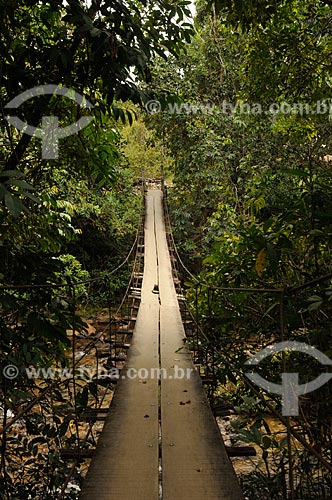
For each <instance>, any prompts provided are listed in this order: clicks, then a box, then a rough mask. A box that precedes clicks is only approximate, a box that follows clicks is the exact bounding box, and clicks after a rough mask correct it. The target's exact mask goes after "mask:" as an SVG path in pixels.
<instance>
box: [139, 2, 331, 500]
mask: <svg viewBox="0 0 332 500" xmlns="http://www.w3.org/2000/svg"><path fill="white" fill-rule="evenodd" d="M197 10H198V15H197V19H196V29H197V34H196V36H195V38H194V40H193V42H192V44H191V46H190V48H189V50H188V53H187V55H184V56H183V57H182V58H181V60H180V61H176V60H174V61H173V64H172V67H170V66H168V67H165V65H164V64H163V63H162V62H161V63H160V67H159V68H158V70H156V71H155V73H154V74H153V76H154V79H153V82H154V88H155V89H159V91H160V95H161V96H162V98H163V91H162V90H163V78H164V74H167V90H171V91H173V92H176V93H177V94H178V96H179V103H178V106H177V107H174V106H173V107H172V106H169V105H166V106H164V108H163V111H162V112H161V113H159V114H156V115H154V116H152V117H151V116H150V117H149V119H148V121H149V122H150V123H151V124H152V125H153V126H154V128H155V130H156V133H157V134H158V136H159V137H162V136H164V138H165V144H167V148H168V151H169V152H170V155H171V156H172V158H174V165H173V171H174V188H173V189H172V190H171V191H170V193H169V199H170V203H171V209H172V217H173V224H174V227H175V231H176V235H177V238H178V240H179V242H180V248H181V251H182V255H183V259H184V261H185V263H186V264H187V265H188V267H189V268H190V269H191V271H192V272H195V273H196V274H197V278H196V279H193V278H192V277H190V278H189V281H190V283H188V282H187V286H188V287H189V288H188V291H187V294H188V299H189V300H190V301H191V302H192V305H193V307H194V309H195V311H196V314H198V316H199V317H200V321H201V324H202V326H203V329H204V331H205V332H206V337H203V338H202V339H201V342H202V343H203V344H204V345H205V349H206V352H207V353H209V356H211V358H210V359H211V369H214V371H215V373H216V376H217V379H218V381H219V383H221V384H223V386H224V387H226V389H223V390H222V397H221V399H222V400H224V399H225V398H228V399H229V401H231V402H233V403H234V404H235V405H236V406H237V407H238V411H239V412H240V417H239V419H238V422H237V424H236V430H237V432H238V433H239V434H238V435H241V436H242V439H244V440H245V441H248V442H254V443H256V445H257V446H259V447H260V449H261V451H262V458H263V464H265V465H264V466H263V467H261V468H259V469H258V470H257V471H255V473H253V474H252V475H251V476H249V477H248V478H247V480H246V481H245V483H244V488H245V491H246V492H247V493H248V495H249V498H250V499H251V498H252V499H254V498H255V499H257V498H262V499H263V498H264V499H266V498H271V499H281V498H283V499H284V498H292V499H294V498H310V499H313V498H325V496H326V497H327V496H329V495H331V468H329V467H328V464H327V465H326V462H327V463H329V462H330V461H331V429H330V416H331V412H332V408H331V404H330V392H331V386H330V384H326V385H324V386H323V387H322V388H320V389H319V390H317V391H315V392H313V393H310V394H307V395H306V396H305V397H303V398H301V400H300V402H301V404H300V414H299V416H298V417H297V418H294V419H288V428H289V429H288V439H285V440H278V439H276V437H275V436H274V435H273V433H272V432H271V429H269V426H268V424H267V421H266V415H267V414H270V413H271V405H272V410H273V408H275V409H276V410H277V411H278V410H279V411H280V399H278V397H277V396H273V395H272V394H265V396H264V397H265V399H267V400H268V402H269V403H270V407H267V406H266V404H265V402H264V400H262V397H263V395H262V392H261V393H258V392H255V391H254V390H253V389H252V388H249V387H248V386H247V384H246V378H245V377H244V376H243V373H244V371H246V370H245V367H244V363H245V361H246V360H247V358H248V355H249V353H254V352H257V351H259V350H260V349H261V348H262V347H265V346H266V345H270V344H273V343H275V342H280V341H284V340H297V341H301V342H305V343H308V344H311V345H314V346H315V347H317V348H319V349H320V350H321V351H322V352H324V353H325V354H327V355H328V356H330V354H331V352H332V351H331V340H330V339H331V336H330V332H331V326H332V325H331V312H332V311H331V300H330V297H331V292H332V289H331V286H332V282H331V271H332V261H331V249H332V247H331V244H332V240H331V234H332V231H331V230H332V196H331V195H332V184H331V173H330V172H331V162H330V160H331V156H330V154H331V151H332V143H331V121H330V118H331V116H330V103H331V101H330V88H331V63H330V60H329V58H328V57H327V54H330V52H331V47H332V38H331V29H330V26H331V19H332V17H331V16H332V10H331V6H330V5H329V4H328V3H327V2H320V1H314V0H308V1H297V0H293V1H291V2H264V1H263V2H228V1H225V2H223V1H221V2H216V3H213V4H212V3H211V4H208V3H206V2H203V1H202V2H199V3H198V4H197ZM164 89H165V87H164ZM187 281H188V278H187ZM297 286H299V287H300V288H299V289H297V288H296V287H297ZM239 288H245V289H246V290H247V289H248V290H247V291H243V292H241V291H239V290H238V289H239ZM225 289H226V290H225ZM254 289H259V290H262V291H261V292H260V293H255V292H254ZM250 290H253V291H250ZM264 290H270V292H268V291H267V292H263V291H264ZM309 360H310V361H309ZM304 366H305V370H304ZM259 370H260V371H259V373H261V374H262V375H263V376H264V377H265V378H266V379H267V380H271V381H275V382H277V383H280V381H281V373H282V372H283V371H291V372H298V373H299V374H300V381H302V382H303V381H310V380H313V379H315V378H316V376H317V375H319V373H321V371H322V370H324V368H322V367H320V366H318V365H317V364H316V362H314V360H312V358H309V357H307V356H306V355H294V354H292V355H289V356H288V355H287V356H286V357H285V356H284V357H282V356H280V355H275V356H274V357H272V358H271V357H269V358H268V360H266V362H265V363H262V365H261V366H260V368H259ZM220 390H221V389H220V386H218V389H217V392H216V395H217V397H219V396H220ZM286 420H287V419H284V423H285V424H287V422H286ZM296 430H297V431H298V434H297V436H295V435H294V433H296ZM299 434H300V436H299ZM298 437H299V438H300V440H301V438H303V439H302V441H301V444H300V445H298V444H296V443H298V441H297V439H295V438H298ZM292 447H293V451H291V448H292ZM264 468H265V471H264ZM292 473H293V474H292Z"/></svg>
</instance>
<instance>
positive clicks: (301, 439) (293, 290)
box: [164, 204, 332, 472]
mask: <svg viewBox="0 0 332 500" xmlns="http://www.w3.org/2000/svg"><path fill="white" fill-rule="evenodd" d="M164 206H165V209H166V212H167V214H166V219H167V225H168V230H169V233H170V235H171V240H172V244H173V245H174V250H175V253H176V255H177V257H179V261H180V264H181V266H182V267H183V269H184V270H185V271H186V272H187V274H189V275H190V276H191V277H193V278H194V279H195V281H196V283H197V284H199V285H201V286H205V287H208V288H210V289H212V290H222V291H235V292H237V291H250V292H252V293H255V292H259V293H263V290H262V289H252V288H251V289H250V288H249V289H248V290H245V289H243V288H225V289H224V288H222V287H211V285H208V284H206V283H201V282H200V281H199V280H198V279H197V278H196V277H195V276H194V275H193V274H192V273H191V272H190V271H189V269H187V267H186V266H185V265H184V264H183V262H182V259H181V257H180V256H179V254H178V252H177V248H176V246H175V242H174V238H173V234H172V230H171V225H170V219H169V214H168V209H167V205H166V204H164ZM330 278H332V273H331V274H327V275H325V276H322V277H320V278H316V279H314V280H311V281H310V282H307V283H304V284H302V285H299V286H295V287H292V288H289V290H290V291H291V293H297V292H298V291H300V290H302V289H304V288H306V287H307V286H310V285H312V284H317V283H320V282H322V281H326V280H328V279H330ZM264 292H265V293H267V292H270V293H271V292H273V293H276V292H277V293H280V294H281V295H282V298H283V297H284V296H285V294H286V292H287V289H283V290H276V289H272V290H264ZM187 308H188V305H187ZM188 312H189V314H190V316H191V318H192V321H193V322H194V323H195V324H196V327H197V328H198V330H199V331H200V332H201V334H202V336H203V338H204V339H205V340H206V341H207V342H208V343H209V344H210V339H209V338H208V336H207V335H206V333H205V331H204V330H203V329H202V327H201V326H200V324H199V323H198V322H197V321H196V319H195V318H194V316H193V314H192V312H191V311H190V309H189V308H188ZM212 350H213V351H214V352H216V353H217V354H218V355H219V356H220V358H221V359H222V360H223V362H224V363H225V365H226V366H228V367H229V368H230V369H231V370H232V371H233V372H234V373H236V374H237V375H238V376H239V377H240V379H241V380H242V381H243V382H244V383H245V384H246V385H247V386H248V387H249V388H250V389H251V390H252V391H253V392H254V393H255V394H256V396H257V397H258V398H259V399H260V400H261V402H262V403H263V404H264V405H265V406H266V407H267V408H268V409H269V410H270V411H271V412H272V413H273V414H274V415H275V416H276V417H277V418H278V420H279V421H280V422H281V423H282V424H283V425H284V426H285V428H288V429H289V432H290V434H292V436H293V437H294V438H295V439H296V440H297V441H298V442H299V443H301V444H302V446H303V447H304V448H306V449H307V450H308V451H310V452H311V453H312V454H313V455H315V457H316V458H317V460H318V461H319V462H320V463H321V464H322V465H323V466H324V467H325V468H326V469H327V470H329V471H330V472H332V465H331V464H330V463H329V462H328V461H327V460H326V459H325V458H324V457H323V456H322V455H321V454H320V453H319V451H317V450H316V449H315V448H314V447H313V446H312V445H311V444H310V443H308V442H307V441H306V439H305V438H304V437H302V436H301V434H299V433H298V432H297V431H296V430H294V428H293V427H290V426H288V425H287V418H284V416H283V415H281V413H280V412H279V411H278V410H276V409H275V408H274V406H273V405H272V404H271V403H270V402H269V401H267V400H266V399H265V397H264V396H263V394H261V392H260V391H259V390H258V389H257V388H256V387H255V386H254V384H253V383H252V382H251V381H250V380H249V379H248V378H247V377H246V376H245V375H244V374H243V373H242V371H241V370H240V369H239V368H238V367H237V366H236V362H235V364H233V363H234V360H233V359H232V356H231V355H230V354H229V353H228V354H227V356H225V354H224V353H223V352H222V351H220V350H219V349H218V348H217V347H215V346H214V345H212ZM270 398H271V399H272V400H273V402H275V403H278V402H279V401H278V400H277V399H276V398H274V397H272V396H270Z"/></svg>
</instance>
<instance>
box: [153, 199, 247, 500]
mask: <svg viewBox="0 0 332 500" xmlns="http://www.w3.org/2000/svg"><path fill="white" fill-rule="evenodd" d="M155 197H156V198H158V197H159V200H160V195H159V193H158V192H155ZM155 213H156V224H155V227H156V237H157V253H158V263H159V293H160V352H161V367H162V368H164V369H166V370H167V375H168V376H167V377H166V378H162V380H161V435H162V492H163V494H162V498H163V500H180V499H181V500H243V494H242V491H241V489H240V486H239V483H238V481H237V478H236V475H235V472H234V470H233V467H232V464H231V463H230V460H229V458H228V455H227V451H226V449H225V446H224V443H223V441H222V438H221V435H220V432H219V429H218V427H217V424H216V421H215V419H214V417H213V415H212V412H211V409H210V407H209V404H208V401H207V399H206V396H205V392H204V389H203V386H202V382H201V380H200V377H199V375H198V373H197V371H196V369H195V368H194V365H193V363H192V359H191V355H190V352H189V350H188V348H187V346H186V344H185V343H184V342H183V337H184V336H185V332H184V328H183V325H182V320H181V315H180V310H179V306H178V301H177V294H176V291H175V287H174V283H173V278H172V268H171V263H170V259H169V252H168V248H167V241H166V236H165V228H164V222H163V214H162V207H161V200H160V201H159V203H156V205H155Z"/></svg>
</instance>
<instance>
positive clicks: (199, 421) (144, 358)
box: [80, 190, 243, 500]
mask: <svg viewBox="0 0 332 500" xmlns="http://www.w3.org/2000/svg"><path fill="white" fill-rule="evenodd" d="M173 260H174V256H173V254H172V252H170V249H169V245H168V241H167V231H166V227H165V217H164V211H163V195H162V191H160V190H149V191H148V192H147V195H146V203H145V223H144V230H143V232H142V234H141V235H140V236H139V240H138V253H137V255H136V266H135V267H134V272H133V275H132V281H131V285H130V288H129V293H128V297H129V300H130V307H129V310H128V311H129V312H128V314H127V316H126V318H124V320H123V321H122V323H121V324H120V326H117V327H116V328H117V330H116V332H114V335H113V348H114V352H113V356H112V358H111V359H112V360H113V362H114V363H117V362H120V363H121V362H123V360H124V358H123V352H124V350H125V349H126V353H127V355H126V361H125V364H124V366H123V368H122V370H121V372H120V377H119V380H118V381H117V385H116V390H115V393H114V396H113V399H112V403H111V405H110V408H109V411H108V413H107V416H106V421H105V425H104V427H103V430H102V433H101V436H100V438H99V441H98V446H97V448H96V451H95V452H94V455H93V458H92V461H91V464H90V467H89V470H88V473H87V476H86V478H85V480H84V482H83V485H82V491H81V495H80V500H91V499H93V498H98V500H119V499H120V498H121V499H123V500H158V499H159V500H160V499H162V500H180V499H181V500H187V499H188V500H189V499H190V500H243V494H242V491H241V489H240V486H239V483H238V480H237V478H236V475H235V473H234V470H233V467H232V464H231V462H230V460H229V455H228V452H227V449H226V447H225V445H224V443H223V440H222V437H221V434H220V432H219V429H218V426H217V424H216V421H215V418H214V416H213V414H212V411H211V409H210V406H209V403H208V400H207V397H206V394H205V391H204V388H203V384H202V380H201V378H200V374H199V372H198V370H197V369H196V368H195V366H194V363H193V360H192V355H191V352H190V350H189V347H188V344H187V342H186V328H185V327H186V325H185V324H184V323H185V322H184V321H183V316H181V310H180V306H181V299H183V297H180V296H179V293H178V290H177V284H178V283H177V281H176V279H174V276H173V272H172V263H173ZM128 340H130V347H129V343H128Z"/></svg>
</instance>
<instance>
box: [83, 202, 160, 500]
mask: <svg viewBox="0 0 332 500" xmlns="http://www.w3.org/2000/svg"><path fill="white" fill-rule="evenodd" d="M153 226H154V220H153V206H150V207H149V205H148V207H147V218H146V241H145V262H147V263H148V264H147V266H146V268H145V273H144V278H143V283H142V301H141V307H140V309H139V311H138V316H137V321H136V325H135V330H134V335H133V340H132V344H131V347H130V349H129V351H128V357H127V362H126V365H125V367H124V368H123V370H122V371H121V374H120V379H119V381H118V384H117V388H116V391H115V394H114V397H113V400H112V403H111V408H110V413H109V414H108V416H107V420H106V423H105V426H104V429H103V431H102V434H101V437H100V439H99V443H98V447H97V449H96V452H95V456H94V459H93V460H92V462H91V465H90V468H89V471H88V474H87V477H86V479H85V481H84V482H83V486H82V492H81V495H80V499H81V500H92V499H94V498H96V499H97V498H98V500H119V499H122V500H158V459H159V442H158V439H159V434H158V433H159V418H158V410H159V404H158V379H157V378H152V379H151V378H147V379H144V380H142V379H139V378H132V371H133V370H139V369H140V368H142V367H144V368H145V369H147V370H150V369H151V368H154V369H156V368H158V367H159V353H158V332H159V330H158V324H159V302H158V296H156V295H153V294H152V293H151V290H152V288H153V286H154V284H155V282H156V279H157V261H156V247H155V238H154V232H153ZM124 333H126V332H124Z"/></svg>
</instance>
